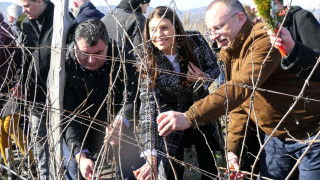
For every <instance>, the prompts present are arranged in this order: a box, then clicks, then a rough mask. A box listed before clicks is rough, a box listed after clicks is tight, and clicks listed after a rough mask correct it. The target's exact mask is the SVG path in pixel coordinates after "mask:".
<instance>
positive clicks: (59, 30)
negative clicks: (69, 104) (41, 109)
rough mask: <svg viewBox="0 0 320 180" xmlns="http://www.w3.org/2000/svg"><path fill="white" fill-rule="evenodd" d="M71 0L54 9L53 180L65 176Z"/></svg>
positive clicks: (50, 89)
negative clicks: (64, 118)
mask: <svg viewBox="0 0 320 180" xmlns="http://www.w3.org/2000/svg"><path fill="white" fill-rule="evenodd" d="M68 4H69V0H56V1H55V8H54V21H53V35H52V44H51V63H50V70H49V75H48V78H49V83H48V95H49V103H48V108H49V129H48V136H49V137H48V140H49V152H50V158H49V160H50V161H49V162H50V177H49V179H51V180H56V179H63V162H62V135H61V134H62V132H61V129H62V128H61V126H60V125H61V117H62V116H61V115H62V112H63V97H64V96H63V93H64V85H65V58H66V40H67V33H68V30H69V29H70V27H71V26H72V24H73V21H72V19H71V17H70V16H69V12H68Z"/></svg>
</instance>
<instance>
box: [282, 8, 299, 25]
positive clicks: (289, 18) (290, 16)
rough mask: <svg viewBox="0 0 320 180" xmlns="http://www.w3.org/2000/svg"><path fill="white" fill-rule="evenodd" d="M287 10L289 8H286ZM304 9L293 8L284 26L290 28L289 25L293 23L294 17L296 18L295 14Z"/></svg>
mask: <svg viewBox="0 0 320 180" xmlns="http://www.w3.org/2000/svg"><path fill="white" fill-rule="evenodd" d="M285 8H286V9H287V6H286V7H285ZM301 9H302V8H301V7H299V6H291V7H290V9H289V11H288V15H287V17H286V20H285V22H284V24H283V25H284V26H285V27H286V26H288V24H289V23H291V22H292V21H293V17H294V13H296V12H297V11H299V10H301Z"/></svg>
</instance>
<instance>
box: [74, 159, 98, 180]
mask: <svg viewBox="0 0 320 180" xmlns="http://www.w3.org/2000/svg"><path fill="white" fill-rule="evenodd" d="M75 159H76V161H77V163H78V167H79V169H80V172H81V175H82V176H83V177H84V178H85V179H87V180H90V179H91V178H92V177H93V170H94V165H95V164H94V162H93V161H92V160H91V159H89V158H87V156H86V154H85V153H80V154H78V155H77V156H76V158H75Z"/></svg>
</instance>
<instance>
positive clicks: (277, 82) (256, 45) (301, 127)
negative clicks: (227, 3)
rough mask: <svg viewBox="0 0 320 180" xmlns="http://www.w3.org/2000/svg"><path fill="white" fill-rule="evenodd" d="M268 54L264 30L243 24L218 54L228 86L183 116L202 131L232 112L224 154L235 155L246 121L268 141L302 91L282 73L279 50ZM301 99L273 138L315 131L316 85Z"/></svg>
mask: <svg viewBox="0 0 320 180" xmlns="http://www.w3.org/2000/svg"><path fill="white" fill-rule="evenodd" d="M270 48H271V44H270V39H269V37H268V35H267V33H266V30H264V24H263V23H258V24H256V25H253V24H252V22H251V21H249V20H247V21H246V23H245V24H244V25H243V27H242V29H241V30H240V32H239V34H238V36H237V38H236V40H235V41H234V42H233V43H232V44H231V46H230V47H229V48H227V49H223V50H221V52H220V54H219V58H220V59H221V60H223V61H224V63H225V69H226V76H227V77H226V78H227V81H226V83H225V84H224V85H222V86H220V88H219V89H217V91H216V92H215V93H213V94H210V95H208V96H207V97H206V98H204V99H202V100H199V101H197V102H196V103H194V104H193V106H191V107H190V108H189V110H188V111H187V112H186V116H187V118H188V120H189V122H190V123H191V125H192V127H196V123H195V121H196V122H197V124H198V125H199V126H201V125H203V124H206V123H208V122H211V121H213V120H215V119H217V118H218V117H220V116H221V115H224V114H225V113H226V111H228V112H230V114H229V119H230V121H229V129H228V141H227V148H228V151H231V152H235V153H239V151H240V148H241V144H242V141H243V138H244V133H245V126H246V122H247V120H248V119H250V120H252V121H253V122H258V125H259V127H260V128H261V129H262V130H263V131H264V132H265V133H266V134H269V135H270V134H271V133H272V131H274V130H275V127H276V126H277V125H278V123H279V121H280V120H281V119H282V118H283V116H284V115H285V114H286V112H287V111H288V110H289V108H290V105H292V104H293V102H294V101H295V98H294V97H293V96H296V95H298V94H299V92H300V91H301V89H302V87H303V84H304V82H305V79H303V78H300V77H297V76H296V75H294V74H291V73H290V72H288V71H284V70H283V69H282V68H281V67H280V60H281V56H280V53H279V51H278V50H277V49H273V50H271V52H270V55H269V56H267V54H268V52H269V50H270ZM266 57H267V58H266ZM257 81H258V83H257V88H259V89H258V90H256V91H255V92H254V95H253V96H251V95H252V92H253V90H252V88H251V87H252V85H253V84H256V82H257ZM253 82H254V83H253ZM266 90H268V91H266ZM270 91H271V92H270ZM277 92H280V93H281V94H279V93H277ZM291 95H292V96H291ZM303 96H304V97H307V98H309V100H304V99H302V100H299V101H298V104H297V105H296V106H295V107H294V108H293V111H292V112H291V113H290V114H289V115H288V116H287V118H285V120H284V121H283V123H282V124H281V125H280V126H279V128H278V129H277V130H276V133H275V134H274V136H276V137H278V138H293V137H294V138H296V139H304V138H306V137H308V135H312V134H314V133H315V132H317V131H319V129H320V125H319V123H320V108H319V107H320V83H317V82H309V85H308V86H307V88H306V90H305V91H304V93H303ZM312 99H316V100H318V101H315V100H312ZM251 102H252V107H251V106H250V103H251ZM250 107H251V112H250Z"/></svg>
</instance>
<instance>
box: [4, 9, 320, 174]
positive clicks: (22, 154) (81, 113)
mask: <svg viewBox="0 0 320 180" xmlns="http://www.w3.org/2000/svg"><path fill="white" fill-rule="evenodd" d="M172 4H174V3H172ZM171 8H172V9H175V7H174V6H173V5H171ZM317 12H319V10H318V11H317V10H315V11H314V13H315V14H317ZM318 14H319V13H318ZM318 14H317V15H316V16H315V17H319V15H318ZM188 16H189V17H188ZM190 19H192V17H191V16H190V15H186V16H185V17H184V20H183V21H184V26H185V28H186V29H196V30H199V31H200V32H201V35H202V36H204V37H205V38H207V39H208V37H207V34H206V26H205V23H204V19H201V20H199V21H197V22H192V23H190V22H191V21H190ZM1 28H2V29H4V27H3V26H1ZM4 35H5V36H8V37H11V38H13V39H14V42H13V43H12V44H3V43H1V42H0V43H1V44H0V50H1V51H4V52H6V54H7V56H6V57H5V58H3V57H1V58H2V59H5V62H1V63H2V65H1V66H0V68H1V67H5V66H7V69H6V70H5V71H6V73H4V74H5V76H3V77H1V78H3V83H2V84H1V92H3V93H1V99H0V100H1V104H2V109H1V114H2V115H3V114H5V112H7V111H8V109H11V110H12V111H11V112H10V113H9V114H7V115H9V116H2V119H1V137H0V140H1V142H0V146H1V152H2V161H1V165H0V166H1V169H2V171H0V174H1V176H2V178H3V179H15V178H16V179H38V178H39V177H38V174H39V169H38V167H37V164H38V163H39V162H38V161H37V158H35V157H37V156H38V154H39V152H41V151H43V150H44V149H45V143H49V152H50V156H49V157H47V161H50V164H54V163H55V162H58V161H56V156H55V153H56V148H55V147H56V145H55V144H52V143H51V142H52V138H53V137H52V134H53V131H54V130H55V129H57V128H62V134H61V136H60V137H59V138H62V137H63V133H65V130H66V129H65V127H66V126H67V125H69V124H70V123H74V122H76V123H79V124H82V125H83V126H86V127H87V130H86V131H85V132H86V135H87V134H88V133H89V130H88V129H90V131H92V130H93V131H95V132H98V133H99V134H104V135H106V132H105V129H106V128H107V127H110V128H111V129H112V128H113V126H112V124H113V121H114V119H115V116H114V115H115V114H112V113H110V114H109V113H108V114H106V116H107V117H106V118H105V119H106V120H102V119H98V118H97V115H98V113H99V112H96V115H95V116H94V117H92V116H90V115H88V113H86V112H88V111H90V108H92V106H97V105H96V104H88V102H87V100H88V99H89V98H91V96H94V94H92V91H91V90H87V92H88V98H87V99H85V100H84V101H83V102H79V106H78V107H77V108H75V109H76V110H75V111H73V112H69V111H67V110H64V109H56V110H58V112H61V113H60V116H61V123H60V124H59V125H58V126H57V127H50V124H49V118H48V117H49V115H50V114H51V113H52V110H55V109H52V107H50V104H49V102H47V104H40V103H37V101H32V100H30V99H28V98H27V95H28V94H30V93H35V94H38V93H44V95H45V97H46V98H48V94H46V92H47V91H46V90H43V91H42V92H37V91H38V90H37V86H36V87H33V88H31V87H28V86H25V85H23V84H22V82H23V81H25V82H32V83H34V84H36V85H37V83H38V82H40V79H38V78H39V77H38V76H33V75H32V73H34V72H35V71H34V70H35V68H36V64H35V62H34V58H31V59H32V61H31V63H30V66H29V67H27V68H24V69H27V70H28V71H24V70H22V71H18V69H20V67H16V66H15V62H14V57H15V55H16V54H15V53H17V52H18V50H20V52H22V53H21V54H22V55H21V58H19V61H21V62H20V63H21V64H22V65H24V62H25V60H26V59H28V58H29V59H30V57H29V55H28V54H29V52H30V50H32V51H36V50H39V49H41V48H48V49H53V50H55V49H61V47H43V46H40V47H26V46H24V45H23V44H21V43H19V40H18V39H17V38H15V37H14V35H13V34H9V32H8V31H7V34H4ZM188 36H198V34H190V35H188ZM178 37H179V36H177V38H178ZM143 46H144V45H141V47H143ZM12 50H14V51H12ZM139 50H141V48H138V46H137V47H135V48H134V50H133V51H135V54H140V56H139V57H138V60H136V59H131V60H125V59H124V58H123V57H120V56H119V57H108V56H103V57H102V56H99V57H98V58H103V59H106V61H107V63H108V62H110V63H115V62H119V63H127V64H132V65H135V66H136V67H137V70H138V71H139V73H141V71H142V70H144V71H145V72H146V71H147V69H148V68H149V67H148V66H147V64H146V63H145V61H144V60H145V58H146V55H145V53H141V51H139ZM122 51H123V49H122ZM138 51H139V52H138ZM270 51H271V50H270ZM92 56H96V55H92ZM319 62H320V60H319V59H318V61H317V63H316V65H315V66H314V67H310V68H313V70H315V69H316V68H318V64H319ZM154 70H155V71H159V73H164V74H169V75H171V76H178V77H187V74H185V73H177V72H174V71H170V70H160V69H154ZM262 70H263V66H261V69H260V75H259V76H258V80H257V79H253V82H254V83H253V84H252V85H247V84H228V86H235V87H238V88H242V89H248V90H250V92H252V95H251V96H250V99H251V104H250V105H251V108H250V113H252V114H253V113H255V111H259V110H258V109H254V106H253V105H254V102H255V93H254V92H265V93H267V94H277V95H279V96H285V97H289V98H290V99H292V101H290V102H287V103H288V104H289V105H288V107H290V108H288V111H287V112H284V114H283V115H282V118H281V121H280V122H279V123H278V126H277V127H276V128H275V129H273V133H272V134H271V135H270V137H272V135H273V134H274V133H276V132H277V129H278V127H279V126H280V125H281V123H282V122H283V121H285V119H286V117H287V116H289V115H290V112H291V111H292V109H293V108H294V107H295V106H296V104H297V103H298V102H299V103H300V102H304V103H309V102H314V103H318V104H320V99H313V98H310V97H308V96H305V95H304V92H305V89H307V88H308V86H309V84H310V77H311V75H312V73H313V71H312V72H311V74H310V76H309V78H307V79H306V80H305V84H304V85H303V86H302V87H301V91H300V92H299V93H292V94H289V93H285V92H277V91H275V90H272V89H264V88H262V87H258V86H257V83H258V82H259V78H260V76H261V74H263V71H262ZM116 71H117V69H111V73H110V74H113V72H116ZM12 72H15V73H16V74H10V73H12ZM115 74H117V73H115ZM128 76H131V75H130V74H126V75H125V76H124V77H125V79H120V76H116V77H114V79H113V80H112V81H111V82H110V84H109V85H110V87H111V88H110V90H109V91H108V92H105V97H104V99H103V100H102V101H100V102H102V103H101V104H100V105H98V106H100V107H101V108H108V109H107V110H106V111H107V112H110V111H111V110H113V108H114V107H115V106H122V105H125V104H126V103H127V102H126V101H124V102H123V104H115V103H114V102H115V97H114V96H113V93H112V92H113V91H116V89H113V84H114V82H115V81H118V80H120V81H121V82H122V83H123V85H124V86H125V87H126V84H125V82H127V79H126V78H127V77H128ZM22 77H27V78H26V79H25V80H23V79H22ZM139 77H141V75H139ZM148 78H150V77H148ZM194 78H198V77H194ZM149 81H152V79H151V78H150V79H149ZM215 81H216V79H211V78H206V79H204V81H203V83H210V84H212V83H213V84H215ZM17 85H20V86H21V88H22V92H23V93H22V94H20V96H19V95H18V96H17V95H14V94H17V93H18V94H19V92H17V91H15V90H13V91H10V90H11V88H12V87H17ZM140 86H141V84H140V83H139V84H138V86H137V89H136V92H137V94H138V92H139V90H140ZM213 86H214V85H213ZM83 88H86V87H83ZM225 91H226V92H227V88H226V89H225ZM213 93H214V90H213ZM123 94H126V92H123ZM138 98H139V97H138V96H136V98H135V101H134V102H135V105H134V107H135V110H134V112H138V111H139V109H138V108H139V105H138V104H137V102H138ZM228 103H229V100H228V99H227V100H226V102H225V107H228ZM11 106H13V107H11ZM101 108H100V109H99V111H100V110H101ZM32 109H37V110H39V112H40V114H41V116H43V117H46V118H45V122H43V123H45V126H46V127H47V130H48V131H47V134H46V135H45V136H44V137H43V138H40V139H39V138H35V137H34V136H38V134H37V133H36V132H32V131H31V129H30V127H31V126H33V124H32V122H31V121H30V119H31V117H32V116H33V114H32V113H31V111H32ZM101 111H103V110H101ZM260 111H261V110H260ZM229 113H230V109H227V110H226V116H225V117H222V118H221V122H222V124H223V127H222V128H223V129H222V131H223V132H224V134H225V135H224V136H223V137H222V138H223V141H225V142H226V138H227V137H226V134H227V133H228V118H227V117H228V115H229ZM249 116H250V115H249ZM130 121H131V124H132V125H133V126H134V128H133V129H134V131H133V132H134V133H133V136H129V135H128V134H127V133H125V132H123V131H119V134H121V139H120V143H126V144H129V145H131V146H133V147H137V148H139V149H140V150H141V151H143V149H144V147H143V146H142V145H141V139H140V138H141V134H140V133H141V127H140V126H141V122H140V119H139V117H138V116H134V118H133V119H132V120H130ZM247 121H248V122H247V127H246V132H247V131H248V129H250V128H251V130H255V133H256V134H255V136H256V137H257V138H258V142H259V146H258V147H256V150H258V151H257V152H256V153H251V152H249V151H246V149H247V148H248V147H247V146H248V144H246V143H243V144H242V148H241V149H242V151H241V154H242V156H241V157H246V156H250V157H254V161H253V164H250V166H251V171H250V170H248V171H242V173H246V174H247V177H246V179H250V178H256V177H258V176H259V175H258V174H257V173H256V171H254V170H255V168H257V166H258V160H259V158H260V154H261V152H262V149H263V147H264V146H265V145H266V143H267V142H268V140H269V139H268V140H267V141H266V142H264V141H263V139H260V134H259V133H262V132H261V130H259V128H258V127H257V126H253V127H252V126H250V125H249V123H250V122H251V121H253V122H256V121H258V119H250V118H248V120H247ZM38 128H39V127H38ZM118 130H119V129H112V131H118ZM199 130H200V129H199ZM288 133H289V132H288ZM156 134H158V133H157V132H156ZM319 134H320V132H318V133H317V134H316V137H318V136H319ZM288 135H289V136H291V135H290V134H288ZM246 136H248V137H249V135H246ZM246 136H245V137H244V139H246V138H247V137H246ZM32 137H33V138H32ZM291 137H292V136H291ZM105 138H106V139H108V138H111V137H105ZM115 138H117V137H115ZM204 138H205V137H204ZM84 139H86V137H84ZM13 140H14V141H13ZM290 140H291V141H294V142H298V143H308V144H310V146H311V145H312V144H314V143H319V140H308V141H301V140H296V139H294V138H291V139H290ZM36 144H41V146H42V148H41V149H37V151H34V147H35V145H36ZM114 148H115V147H114V146H112V145H110V144H109V143H105V142H104V141H101V149H100V152H98V156H96V157H95V159H96V165H95V170H96V172H97V174H96V176H95V178H94V179H99V177H102V178H104V179H113V178H114V179H115V178H116V176H115V174H116V169H117V165H116V163H119V161H118V159H121V157H120V154H116V153H115V151H112V149H114ZM6 149H7V150H6ZM223 149H224V151H225V152H220V153H218V152H217V154H220V155H217V154H215V155H213V156H214V159H217V162H216V165H217V166H218V167H217V168H218V170H219V173H218V174H212V173H210V172H206V171H204V170H202V169H200V168H199V167H198V166H197V165H195V164H193V163H195V161H194V159H193V158H195V157H196V156H192V157H191V159H187V160H186V161H181V160H179V159H177V158H176V157H173V156H170V155H168V154H167V153H166V152H162V151H157V154H158V156H164V157H166V158H168V159H170V160H171V161H172V162H175V163H178V164H181V166H184V167H185V171H186V172H188V171H191V170H192V171H193V172H196V173H198V174H205V175H207V176H208V177H210V178H211V179H227V178H228V176H227V174H226V173H225V172H226V170H227V166H226V164H225V162H224V161H226V159H225V157H224V156H223V155H224V154H226V151H227V149H226V146H225V147H223ZM307 151H308V149H306V151H305V153H306V152H307ZM191 153H194V152H193V151H192V152H191ZM64 158H67V157H64ZM302 158H303V155H302V156H301V158H299V159H295V160H296V164H295V166H294V167H293V169H292V171H291V173H290V174H289V175H288V177H290V176H293V175H292V174H293V173H294V171H295V169H296V168H297V166H298V165H299V164H300V163H301V159H302ZM63 160H66V159H63ZM187 161H188V162H187ZM69 163H70V159H69V160H68V159H67V161H66V164H67V166H68V164H69ZM55 166H56V167H57V168H60V169H61V171H60V173H59V174H54V175H52V176H53V177H56V178H57V179H63V177H64V175H65V174H66V169H63V168H61V167H63V165H62V164H55ZM121 166H125V164H122V165H121ZM121 166H120V167H121ZM50 173H52V172H50ZM187 174H188V173H187ZM188 176H189V177H188ZM188 178H190V179H192V178H199V177H192V175H190V174H189V175H187V176H186V177H185V179H188ZM120 179H121V178H120ZM266 179H268V178H266Z"/></svg>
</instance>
